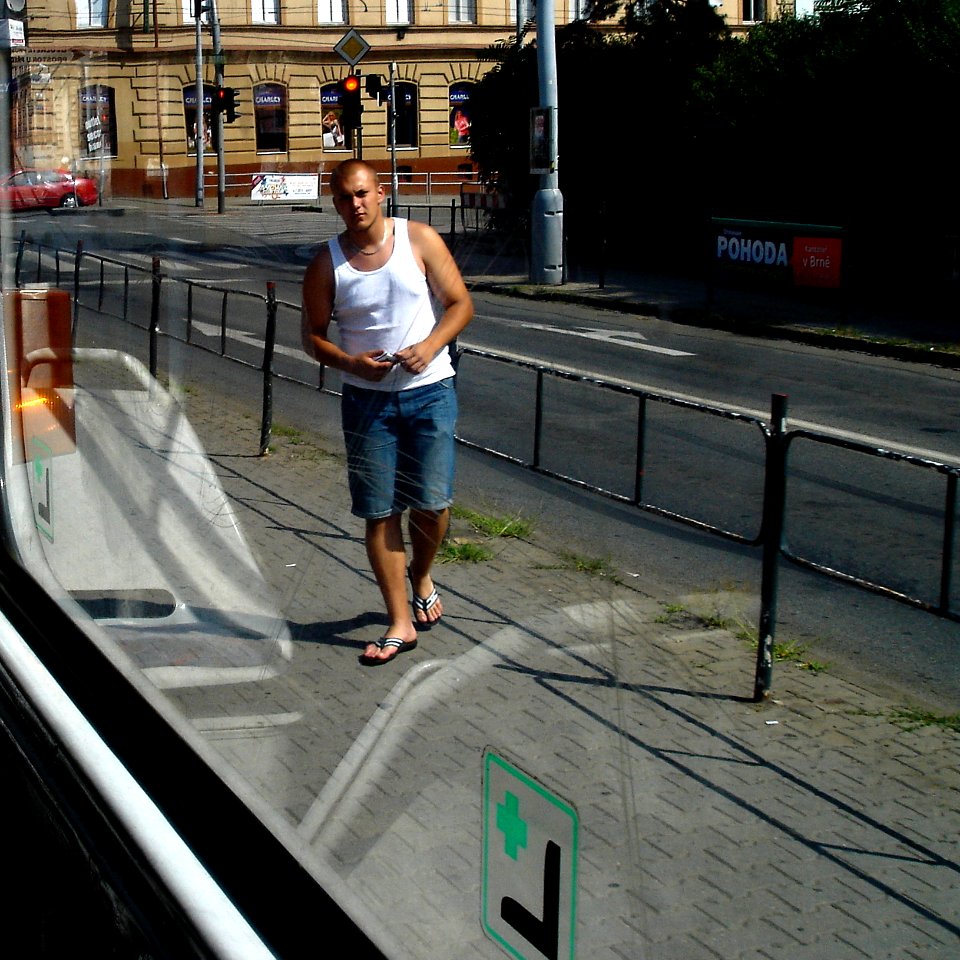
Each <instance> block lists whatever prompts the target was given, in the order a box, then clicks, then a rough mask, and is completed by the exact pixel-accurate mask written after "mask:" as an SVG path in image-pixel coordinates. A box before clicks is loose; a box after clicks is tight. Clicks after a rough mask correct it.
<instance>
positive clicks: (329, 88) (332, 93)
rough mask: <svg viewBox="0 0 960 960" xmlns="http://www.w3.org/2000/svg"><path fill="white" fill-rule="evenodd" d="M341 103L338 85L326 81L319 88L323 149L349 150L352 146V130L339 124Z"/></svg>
mask: <svg viewBox="0 0 960 960" xmlns="http://www.w3.org/2000/svg"><path fill="white" fill-rule="evenodd" d="M342 112H343V104H342V103H341V102H340V85H339V84H336V83H328V84H327V85H326V86H325V87H321V88H320V127H321V129H322V130H323V149H324V150H326V151H336V150H349V149H351V147H352V146H353V131H352V130H344V129H343V127H342V126H341V125H340V114H341V113H342Z"/></svg>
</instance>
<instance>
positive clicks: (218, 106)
mask: <svg viewBox="0 0 960 960" xmlns="http://www.w3.org/2000/svg"><path fill="white" fill-rule="evenodd" d="M239 96H240V91H239V90H235V89H234V88H233V87H217V88H216V90H214V91H213V103H212V105H211V107H212V112H213V114H214V116H216V115H217V114H218V113H222V114H223V119H224V122H225V123H233V121H234V120H236V119H237V117H239V116H240V114H239V113H237V98H238V97H239Z"/></svg>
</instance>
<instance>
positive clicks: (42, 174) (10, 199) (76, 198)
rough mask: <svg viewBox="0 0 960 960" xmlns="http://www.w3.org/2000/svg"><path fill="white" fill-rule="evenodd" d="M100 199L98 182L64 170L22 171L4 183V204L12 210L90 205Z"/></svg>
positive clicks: (0, 185)
mask: <svg viewBox="0 0 960 960" xmlns="http://www.w3.org/2000/svg"><path fill="white" fill-rule="evenodd" d="M96 202H97V184H96V181H94V180H91V179H90V178H89V177H74V176H73V174H70V173H67V172H65V171H62V170H18V171H17V172H16V173H14V174H11V175H10V176H9V177H7V178H6V179H5V180H4V181H3V182H0V205H2V206H4V207H6V208H7V209H9V210H27V209H30V208H33V207H88V206H90V204H92V203H96Z"/></svg>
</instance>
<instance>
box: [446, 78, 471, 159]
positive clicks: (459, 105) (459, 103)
mask: <svg viewBox="0 0 960 960" xmlns="http://www.w3.org/2000/svg"><path fill="white" fill-rule="evenodd" d="M472 92H473V84H472V83H468V82H466V81H463V82H461V83H454V84H451V86H450V146H451V147H469V146H470V124H471V116H470V94H471V93H472Z"/></svg>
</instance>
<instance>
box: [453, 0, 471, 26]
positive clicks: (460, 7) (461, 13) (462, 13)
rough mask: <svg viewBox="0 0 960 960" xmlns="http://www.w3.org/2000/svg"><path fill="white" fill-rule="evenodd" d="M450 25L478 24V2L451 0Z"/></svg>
mask: <svg viewBox="0 0 960 960" xmlns="http://www.w3.org/2000/svg"><path fill="white" fill-rule="evenodd" d="M449 2H450V12H449V19H450V23H476V22H477V3H476V0H449Z"/></svg>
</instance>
